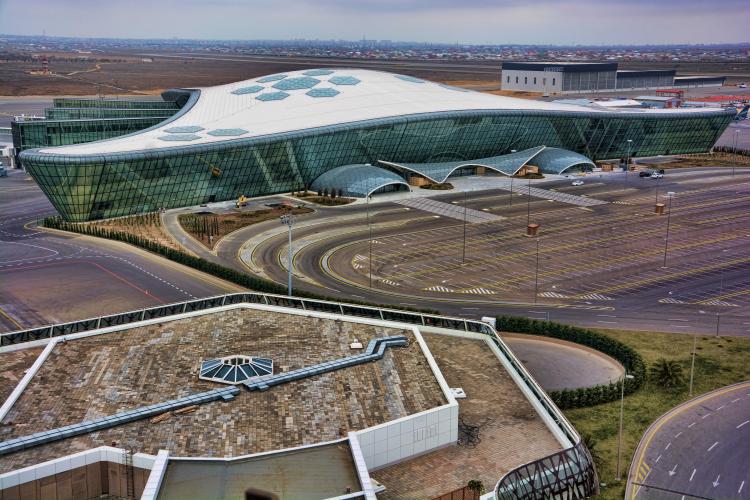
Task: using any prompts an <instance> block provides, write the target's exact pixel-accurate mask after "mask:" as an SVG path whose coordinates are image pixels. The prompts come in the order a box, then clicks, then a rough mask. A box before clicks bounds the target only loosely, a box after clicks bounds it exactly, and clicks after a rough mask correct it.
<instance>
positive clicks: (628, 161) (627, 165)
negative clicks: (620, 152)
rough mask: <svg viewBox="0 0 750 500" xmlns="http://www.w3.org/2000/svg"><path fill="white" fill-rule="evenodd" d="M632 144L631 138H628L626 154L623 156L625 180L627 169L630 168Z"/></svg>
mask: <svg viewBox="0 0 750 500" xmlns="http://www.w3.org/2000/svg"><path fill="white" fill-rule="evenodd" d="M632 144H633V140H632V139H628V154H627V156H625V180H627V178H628V170H629V169H630V146H631V145H632Z"/></svg>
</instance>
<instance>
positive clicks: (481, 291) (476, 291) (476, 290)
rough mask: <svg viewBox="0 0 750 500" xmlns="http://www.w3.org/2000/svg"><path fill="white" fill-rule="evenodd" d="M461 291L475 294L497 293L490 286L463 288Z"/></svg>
mask: <svg viewBox="0 0 750 500" xmlns="http://www.w3.org/2000/svg"><path fill="white" fill-rule="evenodd" d="M461 293H469V294H473V295H495V292H493V291H492V290H490V289H488V288H482V287H476V288H469V289H466V290H461Z"/></svg>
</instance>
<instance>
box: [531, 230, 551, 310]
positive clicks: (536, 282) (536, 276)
mask: <svg viewBox="0 0 750 500" xmlns="http://www.w3.org/2000/svg"><path fill="white" fill-rule="evenodd" d="M538 295H539V240H538V239H537V240H536V271H534V304H536V298H537V296H538ZM547 321H549V317H548V318H547Z"/></svg>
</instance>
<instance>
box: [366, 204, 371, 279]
mask: <svg viewBox="0 0 750 500" xmlns="http://www.w3.org/2000/svg"><path fill="white" fill-rule="evenodd" d="M366 206H367V232H368V235H369V236H368V240H367V243H368V256H367V262H368V264H369V266H368V273H367V274H368V276H369V280H370V288H372V225H371V224H370V196H369V195H368V196H367V203H366Z"/></svg>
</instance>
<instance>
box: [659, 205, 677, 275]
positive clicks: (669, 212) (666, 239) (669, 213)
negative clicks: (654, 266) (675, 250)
mask: <svg viewBox="0 0 750 500" xmlns="http://www.w3.org/2000/svg"><path fill="white" fill-rule="evenodd" d="M667 198H669V205H668V206H667V229H666V233H665V234H664V265H663V266H662V267H667V249H668V248H669V219H670V217H671V216H672V198H674V191H667Z"/></svg>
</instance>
